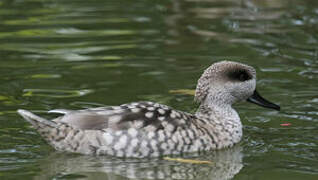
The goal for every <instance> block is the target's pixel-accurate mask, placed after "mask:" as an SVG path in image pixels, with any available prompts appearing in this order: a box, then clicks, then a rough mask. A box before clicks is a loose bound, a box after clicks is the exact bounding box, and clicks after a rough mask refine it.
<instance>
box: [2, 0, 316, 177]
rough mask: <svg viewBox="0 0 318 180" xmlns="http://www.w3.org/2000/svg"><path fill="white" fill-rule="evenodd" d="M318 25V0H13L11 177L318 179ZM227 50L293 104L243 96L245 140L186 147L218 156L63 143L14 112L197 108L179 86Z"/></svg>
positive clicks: (7, 159) (7, 126) (6, 0)
mask: <svg viewBox="0 0 318 180" xmlns="http://www.w3.org/2000/svg"><path fill="white" fill-rule="evenodd" d="M317 26H318V1H314V0H303V1H297V0H269V1H257V0H241V1H237V0H226V1H224V0H201V1H200V0H187V1H181V0H177V1H173V2H169V1H164V2H163V1H154V0H147V1H146V0H143V1H140V0H139V1H129V0H116V1H115V0H113V1H105V0H94V1H84V0H69V1H57V0H25V1H22V0H14V1H12V0H2V1H0V27H1V28H0V55H1V61H0V84H1V86H0V108H1V112H0V142H1V144H0V178H1V179H238V180H240V179H244V180H245V179H258V180H262V179H264V180H266V179H272V180H274V179H291V180H294V179H295V180H296V179H297V180H298V179H306V180H311V179H317V178H318V144H317V142H318V138H317V137H318V94H317V90H318V83H317V82H318V28H317ZM224 59H228V60H236V61H240V62H243V63H247V64H250V65H252V66H254V67H256V69H257V71H258V91H259V92H260V93H261V94H262V95H263V96H264V97H266V98H267V99H270V100H271V101H273V102H276V103H278V104H280V105H281V107H282V111H281V112H274V111H271V110H268V109H263V108H261V107H257V106H254V105H252V104H248V103H241V104H238V105H236V108H237V109H238V111H239V113H240V116H241V118H242V121H243V124H244V138H243V140H242V142H241V143H240V144H238V145H237V146H236V147H235V148H233V149H229V150H225V151H219V152H209V153H207V154H204V155H199V156H198V155H186V156H184V157H185V158H192V159H199V160H211V161H212V162H213V163H212V164H210V165H206V164H188V163H180V162H173V161H166V160H162V159H160V158H159V159H140V160H138V159H117V158H111V157H91V156H81V155H74V154H65V153H57V152H55V151H54V150H53V149H52V148H51V147H50V146H49V145H47V144H46V143H45V142H44V141H43V140H42V139H41V138H40V136H39V135H38V134H37V133H36V132H35V131H34V130H33V129H32V128H31V127H30V126H29V124H28V123H27V122H25V121H24V120H22V118H21V117H19V116H18V115H17V114H16V112H15V111H16V109H18V108H24V109H29V110H34V112H37V113H39V114H42V115H44V112H45V111H47V110H49V109H54V108H70V109H79V108H87V107H96V106H100V105H118V104H121V103H126V102H130V101H139V100H151V101H157V102H160V103H163V104H167V105H169V106H173V107H175V108H177V109H181V110H184V111H188V112H194V111H195V109H196V107H197V105H196V104H195V103H193V96H191V95H187V94H183V93H172V92H173V90H180V89H187V90H192V89H194V88H195V86H196V81H197V79H198V77H199V76H200V74H201V73H202V71H203V70H204V69H205V68H206V67H207V66H209V65H210V64H212V63H213V62H216V61H219V60H224ZM286 123H290V125H289V126H282V125H281V124H286Z"/></svg>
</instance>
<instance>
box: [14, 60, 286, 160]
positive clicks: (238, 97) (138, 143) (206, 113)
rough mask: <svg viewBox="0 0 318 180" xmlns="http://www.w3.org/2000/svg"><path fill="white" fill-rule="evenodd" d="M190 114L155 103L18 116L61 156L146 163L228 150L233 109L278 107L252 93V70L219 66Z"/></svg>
mask: <svg viewBox="0 0 318 180" xmlns="http://www.w3.org/2000/svg"><path fill="white" fill-rule="evenodd" d="M195 100H196V101H197V102H198V103H200V107H199V108H198V110H197V112H196V113H195V114H189V113H186V112H182V111H179V110H175V109H172V108H171V107H168V106H166V105H162V104H158V103H154V102H133V103H128V104H123V105H120V106H110V107H98V108H90V109H84V110H64V109H57V110H52V111H49V112H50V113H61V114H64V115H63V116H60V117H58V118H56V119H53V120H52V121H50V120H47V119H44V118H42V117H39V116H37V115H35V114H33V113H31V112H29V111H26V110H18V113H19V114H20V115H22V116H23V117H24V119H25V120H27V121H28V122H30V123H31V124H32V126H33V127H34V128H35V129H37V131H38V132H39V133H40V134H41V135H42V136H43V138H44V139H45V140H46V141H47V142H48V143H49V144H50V145H52V146H53V147H54V148H55V149H57V150H60V151H68V152H76V153H82V154H93V155H113V156H118V157H146V156H160V155H168V154H181V153H185V152H200V151H208V150H213V149H222V148H226V147H231V146H233V145H234V144H235V143H238V142H239V141H240V140H241V138H242V124H241V121H240V117H239V115H238V113H237V112H236V111H235V110H234V109H233V108H232V104H234V103H236V102H239V101H245V100H247V101H249V102H252V103H255V104H258V105H260V106H263V107H267V108H272V109H276V110H279V109H280V107H279V106H278V105H275V104H273V103H271V102H269V101H267V100H265V99H264V98H262V97H261V96H260V95H259V94H258V93H257V91H256V71H255V69H254V68H253V67H251V66H248V65H245V64H241V63H237V62H231V61H221V62H217V63H214V64H212V65H211V66H210V67H209V68H207V69H206V70H205V71H204V73H203V74H202V76H201V77H200V79H199V80H198V84H197V88H196V91H195Z"/></svg>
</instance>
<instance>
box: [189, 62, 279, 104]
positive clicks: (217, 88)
mask: <svg viewBox="0 0 318 180" xmlns="http://www.w3.org/2000/svg"><path fill="white" fill-rule="evenodd" d="M195 100H196V101H198V102H199V103H201V104H204V105H207V106H210V105H211V106H213V105H218V106H220V105H232V104H233V103H236V102H239V101H245V100H247V101H249V102H252V103H255V104H257V105H260V106H263V107H266V108H272V109H275V110H280V107H279V106H278V105H276V104H273V103H271V102H269V101H267V100H265V99H264V98H262V97H261V96H260V95H259V94H258V92H257V91H256V71H255V69H254V68H253V67H251V66H248V65H245V64H242V63H237V62H232V61H221V62H217V63H214V64H212V65H211V66H210V67H209V68H207V69H206V70H205V71H204V73H203V74H202V76H201V77H200V79H199V80H198V85H197V88H196V91H195Z"/></svg>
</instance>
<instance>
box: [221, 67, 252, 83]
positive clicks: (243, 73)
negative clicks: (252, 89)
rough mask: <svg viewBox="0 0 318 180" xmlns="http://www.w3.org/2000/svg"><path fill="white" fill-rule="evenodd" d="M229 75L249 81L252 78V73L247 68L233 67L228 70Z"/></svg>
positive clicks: (234, 78)
mask: <svg viewBox="0 0 318 180" xmlns="http://www.w3.org/2000/svg"><path fill="white" fill-rule="evenodd" d="M227 77H229V78H230V79H231V80H236V81H247V80H250V79H252V75H251V74H250V73H248V72H247V70H245V69H233V70H231V71H229V72H227Z"/></svg>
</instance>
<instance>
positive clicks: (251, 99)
mask: <svg viewBox="0 0 318 180" xmlns="http://www.w3.org/2000/svg"><path fill="white" fill-rule="evenodd" d="M247 101H248V102H251V103H254V104H257V105H259V106H263V107H266V108H271V109H275V110H277V111H279V110H280V107H279V106H278V105H276V104H274V103H271V102H269V101H267V100H266V99H264V98H263V97H262V96H261V95H259V94H258V92H257V91H256V90H255V91H254V93H253V95H252V96H251V97H249V98H248V99H247Z"/></svg>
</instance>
